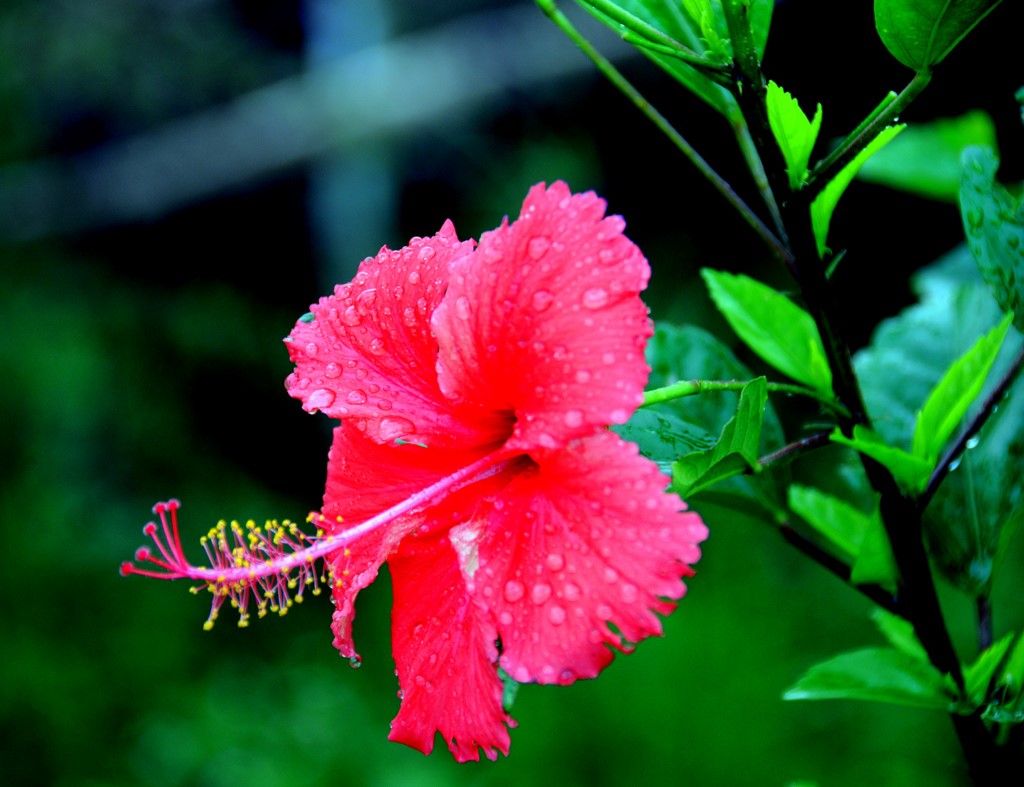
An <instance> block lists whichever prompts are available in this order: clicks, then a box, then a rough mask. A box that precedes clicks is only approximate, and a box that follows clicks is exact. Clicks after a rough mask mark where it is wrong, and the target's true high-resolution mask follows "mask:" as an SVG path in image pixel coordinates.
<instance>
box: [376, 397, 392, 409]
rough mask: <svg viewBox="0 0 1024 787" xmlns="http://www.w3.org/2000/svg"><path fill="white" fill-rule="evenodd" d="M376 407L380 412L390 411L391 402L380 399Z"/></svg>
mask: <svg viewBox="0 0 1024 787" xmlns="http://www.w3.org/2000/svg"><path fill="white" fill-rule="evenodd" d="M377 407H379V408H380V409H381V410H390V409H391V400H390V399H381V400H380V401H379V402H377Z"/></svg>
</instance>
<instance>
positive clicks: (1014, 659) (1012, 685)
mask: <svg viewBox="0 0 1024 787" xmlns="http://www.w3.org/2000/svg"><path fill="white" fill-rule="evenodd" d="M999 683H1000V685H1002V686H1006V688H1007V689H1008V690H1009V691H1010V692H1012V693H1014V694H1017V695H1020V693H1021V689H1024V635H1021V637H1020V638H1019V639H1018V640H1017V644H1016V646H1015V647H1014V649H1013V652H1012V653H1010V658H1008V659H1007V660H1006V666H1005V667H1003V674H1002V675H1000V676H999Z"/></svg>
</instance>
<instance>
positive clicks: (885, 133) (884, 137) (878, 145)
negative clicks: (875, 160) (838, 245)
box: [811, 124, 906, 257]
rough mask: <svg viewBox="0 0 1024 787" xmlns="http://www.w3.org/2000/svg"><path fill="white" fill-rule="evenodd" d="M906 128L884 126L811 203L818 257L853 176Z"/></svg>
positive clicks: (821, 253)
mask: <svg viewBox="0 0 1024 787" xmlns="http://www.w3.org/2000/svg"><path fill="white" fill-rule="evenodd" d="M904 128H906V126H904V125H902V124H901V125H898V126H886V127H885V128H883V129H882V130H881V131H880V132H879V134H878V136H877V137H875V138H874V139H873V140H871V141H870V142H869V143H868V144H867V145H866V146H865V148H864V149H863V150H862V151H860V153H858V154H857V155H856V156H854V157H853V159H852V160H851V161H850V163H849V164H847V165H846V166H845V167H843V168H842V169H841V170H839V172H838V173H836V176H835V177H834V178H832V180H830V181H829V182H828V185H826V186H825V188H823V189H822V190H821V193H820V194H818V196H817V197H815V198H814V201H813V202H812V203H811V228H812V229H813V230H814V240H815V243H816V244H817V246H818V256H819V257H824V256H825V250H826V248H827V246H826V241H827V240H828V228H829V225H830V224H831V223H832V214H833V213H834V212H835V209H836V205H837V204H838V203H839V198H840V197H841V196H843V192H844V191H846V187H847V186H849V185H850V181H852V180H853V177H854V175H856V174H857V171H858V170H859V169H860V168H861V167H862V166H863V165H864V162H866V161H867V160H868V159H869V158H871V156H873V155H874V154H875V153H876V152H878V151H879V150H881V149H882V148H883V147H884V146H885V145H886V144H888V142H889V141H890V140H891V139H892V138H893V137H895V136H896V135H897V134H899V133H900V132H901V131H902V130H903V129H904Z"/></svg>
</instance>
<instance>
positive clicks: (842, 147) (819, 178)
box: [801, 71, 932, 203]
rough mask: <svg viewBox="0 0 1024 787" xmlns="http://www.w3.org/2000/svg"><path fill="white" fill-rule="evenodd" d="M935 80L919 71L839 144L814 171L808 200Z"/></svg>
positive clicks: (804, 191) (806, 189) (805, 190)
mask: <svg viewBox="0 0 1024 787" xmlns="http://www.w3.org/2000/svg"><path fill="white" fill-rule="evenodd" d="M931 80H932V74H931V72H930V71H918V72H917V73H916V74H914V78H913V79H912V80H910V83H909V84H908V85H907V86H906V87H905V88H903V90H902V91H901V92H900V93H899V95H897V96H896V97H895V98H891V96H892V94H891V93H890V94H889V96H886V98H885V99H883V100H882V103H881V104H879V105H878V107H876V108H875V110H874V111H873V112H872V113H871V114H870V115H869V116H868V117H867V118H866V119H865V120H864V121H863V122H862V123H861V124H860V125H858V126H857V128H855V129H854V130H853V131H852V132H850V134H849V135H848V136H847V137H846V139H844V140H843V141H842V142H841V143H840V144H839V146H838V147H836V148H835V149H834V150H833V151H832V152H831V153H829V154H828V155H827V156H826V157H825V158H824V159H822V160H821V161H819V162H818V163H817V164H816V165H815V167H814V169H812V170H811V173H810V175H809V176H808V178H807V183H806V184H805V185H804V188H803V189H802V191H801V194H802V195H804V199H806V200H807V202H808V203H810V202H811V201H812V200H813V199H814V197H815V196H817V194H818V192H820V191H821V190H822V189H823V188H825V186H826V185H828V183H829V181H831V180H832V178H834V177H835V176H836V174H837V173H838V172H840V171H842V169H843V167H845V166H846V165H847V164H849V163H850V162H851V161H853V159H854V157H855V156H856V155H857V154H858V153H860V152H861V151H862V150H863V149H864V148H866V147H867V146H868V143H870V142H871V140H873V139H874V138H875V137H877V136H878V134H879V132H880V131H882V129H884V128H885V127H886V126H889V125H892V124H893V123H895V122H896V121H897V120H898V119H899V116H900V114H901V113H902V112H903V110H904V109H906V108H907V106H909V104H910V103H911V102H912V101H913V100H914V99H915V98H917V97H918V96H919V95H920V94H921V92H922V91H923V90H924V89H925V88H926V87H928V83H929V82H931Z"/></svg>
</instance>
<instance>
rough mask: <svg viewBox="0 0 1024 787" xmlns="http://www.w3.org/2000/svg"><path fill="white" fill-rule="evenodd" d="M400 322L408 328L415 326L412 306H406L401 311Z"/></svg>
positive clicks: (414, 312)
mask: <svg viewBox="0 0 1024 787" xmlns="http://www.w3.org/2000/svg"><path fill="white" fill-rule="evenodd" d="M402 320H403V322H405V324H406V325H408V326H409V327H410V328H411V327H413V326H414V325H415V324H416V310H415V309H413V308H412V306H406V307H405V309H403V310H402Z"/></svg>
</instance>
